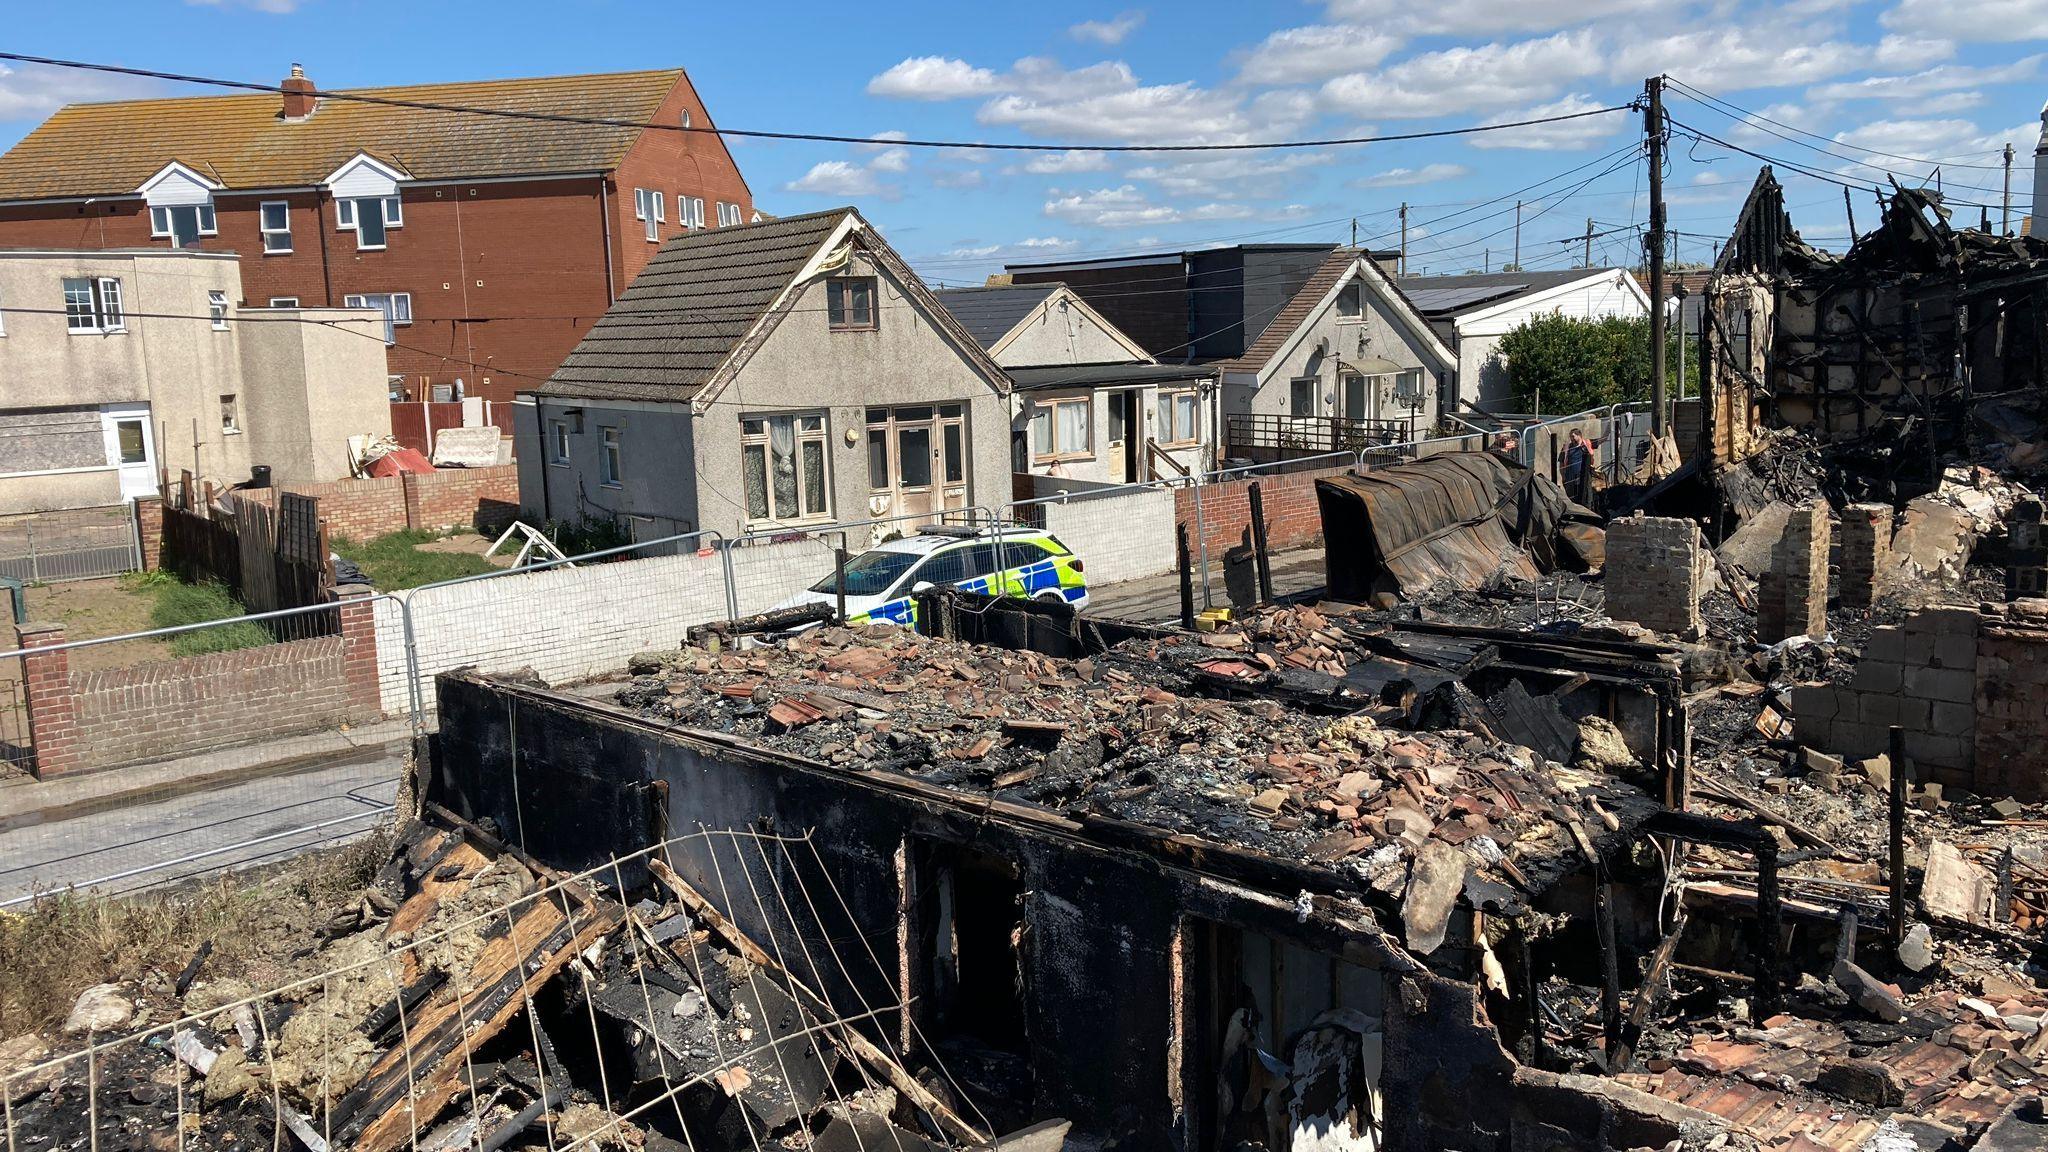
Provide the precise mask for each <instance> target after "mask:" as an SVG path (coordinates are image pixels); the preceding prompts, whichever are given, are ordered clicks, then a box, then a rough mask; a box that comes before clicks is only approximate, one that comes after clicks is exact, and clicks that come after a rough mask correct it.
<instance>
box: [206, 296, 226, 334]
mask: <svg viewBox="0 0 2048 1152" xmlns="http://www.w3.org/2000/svg"><path fill="white" fill-rule="evenodd" d="M206 314H207V315H208V316H209V317H211V318H212V319H213V330H214V331H215V332H225V331H227V330H228V294H227V293H225V292H208V293H207V294H206Z"/></svg>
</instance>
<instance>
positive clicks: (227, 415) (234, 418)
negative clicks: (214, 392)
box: [220, 392, 242, 436]
mask: <svg viewBox="0 0 2048 1152" xmlns="http://www.w3.org/2000/svg"><path fill="white" fill-rule="evenodd" d="M220 430H221V431H222V432H223V433H225V434H227V435H230V436H232V435H236V434H238V433H240V432H241V431H242V421H241V418H240V416H239V415H238V414H237V413H236V411H235V394H234V393H233V392H228V393H224V394H222V396H221V398H220Z"/></svg>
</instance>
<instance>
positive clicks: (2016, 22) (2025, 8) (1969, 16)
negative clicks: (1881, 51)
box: [1879, 0, 2048, 41]
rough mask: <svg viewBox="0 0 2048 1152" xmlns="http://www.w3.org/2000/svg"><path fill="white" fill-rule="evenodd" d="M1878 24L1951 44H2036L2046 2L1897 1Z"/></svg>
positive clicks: (2046, 17)
mask: <svg viewBox="0 0 2048 1152" xmlns="http://www.w3.org/2000/svg"><path fill="white" fill-rule="evenodd" d="M1879 20H1880V21H1881V22H1882V23H1883V24H1884V26H1885V27H1886V28H1889V29H1891V30H1892V31H1894V32H1901V33H1905V34H1908V35H1918V36H1938V37H1944V38H1947V39H1950V40H1979V41H2008V40H2010V41H2020V40H2037V39H2039V38H2040V37H2041V26H2042V25H2043V24H2048V0H1899V4H1898V6H1897V7H1895V8H1893V9H1892V10H1891V11H1889V12H1886V13H1885V14H1884V15H1883V16H1881V17H1879Z"/></svg>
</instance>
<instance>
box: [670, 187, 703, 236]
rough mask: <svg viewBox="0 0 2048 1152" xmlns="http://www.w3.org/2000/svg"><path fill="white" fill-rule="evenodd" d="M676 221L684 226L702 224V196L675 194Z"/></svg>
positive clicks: (696, 226)
mask: <svg viewBox="0 0 2048 1152" xmlns="http://www.w3.org/2000/svg"><path fill="white" fill-rule="evenodd" d="M676 223H678V224H681V225H682V226H683V227H685V228H702V227H703V226H704V198H703V197H701V196H684V195H682V194H681V193H677V194H676Z"/></svg>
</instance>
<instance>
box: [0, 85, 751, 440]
mask: <svg viewBox="0 0 2048 1152" xmlns="http://www.w3.org/2000/svg"><path fill="white" fill-rule="evenodd" d="M281 87H282V88H283V89H284V91H283V92H282V94H267V93H266V94H256V95H234V96H198V97H184V98H176V99H165V100H130V101H119V102H114V103H104V104H75V105H70V106H68V107H65V108H62V109H60V110H58V111H57V112H56V113H55V114H54V115H52V116H51V117H50V118H49V119H48V120H46V121H44V122H43V123H42V124H41V125H40V126H38V127H37V128H36V129H35V130H34V131H33V132H31V133H29V135H28V136H27V137H26V138H24V139H23V140H22V141H21V142H20V143H19V144H16V145H15V146H14V147H13V148H12V149H11V150H9V151H8V152H7V153H6V155H4V156H0V247H26V248H66V249H78V248H149V247H161V248H166V249H168V248H172V247H181V248H195V249H201V250H212V251H227V252H235V253H238V254H239V255H240V257H241V264H242V277H241V279H242V285H243V290H244V293H245V296H246V298H245V299H244V300H243V301H241V302H240V303H242V304H245V305H250V306H255V307H264V306H266V305H275V306H278V307H294V306H299V307H346V306H358V307H361V306H367V307H373V308H378V309H380V310H382V311H383V312H384V313H385V315H386V317H387V318H388V323H387V325H386V330H385V337H386V342H387V344H388V345H389V350H388V357H387V359H388V368H389V375H390V378H391V384H392V389H393V393H394V395H395V396H399V397H402V398H406V399H420V400H423V399H448V398H453V395H454V393H455V392H456V391H457V387H456V385H457V382H458V381H459V382H460V385H461V386H460V391H461V392H462V393H463V394H466V395H469V396H480V397H482V398H484V399H487V400H492V401H497V402H508V401H510V400H511V399H512V395H513V393H514V392H515V391H518V390H520V389H523V388H532V387H534V386H536V385H538V384H539V383H541V382H542V381H545V380H546V379H547V378H548V376H549V375H550V374H551V373H552V372H553V371H554V370H555V368H556V366H557V365H559V364H560V363H561V362H562V360H563V358H564V357H566V356H567V355H568V353H569V350H570V349H572V348H574V347H575V346H576V343H577V341H579V340H581V339H582V338H583V334H584V333H585V332H587V331H588V330H589V329H590V326H591V324H592V323H593V322H595V321H596V319H597V318H598V317H599V316H601V315H603V314H604V311H605V309H606V307H608V306H609V305H610V303H611V302H612V300H614V299H616V298H617V297H618V296H619V295H620V294H621V293H623V292H624V291H625V288H626V286H627V285H628V284H631V283H632V282H633V278H634V277H635V276H637V275H638V274H639V272H640V270H641V269H642V268H644V267H646V265H647V262H648V260H649V259H650V258H651V257H652V256H653V255H654V253H655V251H656V250H657V249H658V248H659V247H660V245H661V242H662V241H664V240H666V239H668V238H669V237H672V236H675V235H678V234H680V233H682V232H684V231H687V230H691V229H696V228H713V227H717V226H719V225H721V224H725V225H730V224H736V223H741V222H744V221H747V220H751V219H752V218H753V217H754V203H753V196H752V194H751V193H750V192H749V191H748V189H747V184H746V181H745V179H744V178H743V177H742V176H741V175H740V172H739V168H738V166H737V165H736V164H734V162H733V159H732V156H731V154H730V153H728V152H727V150H726V148H725V144H724V142H723V141H722V140H721V139H720V138H719V137H718V136H717V135H716V134H715V133H709V132H686V131H680V130H677V131H668V130H665V129H666V127H667V126H671V125H673V126H675V127H676V128H677V129H681V128H685V127H696V128H705V127H709V126H710V125H711V117H710V114H709V113H708V112H707V111H706V110H705V108H704V105H703V102H702V101H701V100H699V99H698V96H697V92H696V89H695V88H693V87H692V86H691V84H690V81H689V78H688V77H687V76H686V75H684V73H683V71H682V70H681V69H679V68H677V69H666V70H662V71H651V72H625V73H614V74H608V75H592V76H559V77H547V78H541V79H527V80H486V81H477V82H471V83H459V84H427V85H416V86H409V87H396V88H364V89H351V90H345V91H337V92H333V93H323V92H320V91H319V90H317V89H316V88H315V87H314V85H313V82H312V81H311V80H309V79H307V78H306V77H305V76H304V75H303V74H302V73H301V71H300V70H299V68H298V66H297V65H294V66H293V68H292V75H291V76H290V78H288V79H287V80H285V81H284V82H283V84H282V85H281ZM349 96H358V97H375V98H377V99H378V100H393V101H417V102H423V103H428V104H433V105H437V106H438V107H433V108H415V107H401V106H395V105H392V104H384V103H372V102H365V101H362V100H351V99H345V98H344V97H349ZM465 109H489V110H491V111H494V112H520V113H548V114H560V115H569V116H576V117H584V118H590V119H596V120H603V121H616V122H619V123H618V124H612V123H605V124H589V123H563V122H560V121H555V120H539V119H532V120H528V119H518V118H513V117H505V116H491V115H484V114H480V113H477V112H470V111H465ZM620 125H626V126H620ZM640 125H653V126H659V127H658V128H657V127H640Z"/></svg>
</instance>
